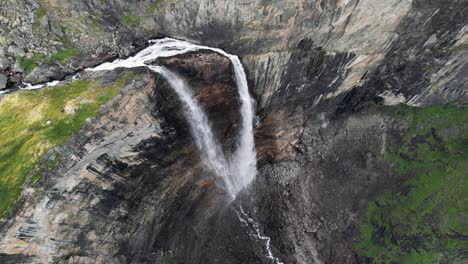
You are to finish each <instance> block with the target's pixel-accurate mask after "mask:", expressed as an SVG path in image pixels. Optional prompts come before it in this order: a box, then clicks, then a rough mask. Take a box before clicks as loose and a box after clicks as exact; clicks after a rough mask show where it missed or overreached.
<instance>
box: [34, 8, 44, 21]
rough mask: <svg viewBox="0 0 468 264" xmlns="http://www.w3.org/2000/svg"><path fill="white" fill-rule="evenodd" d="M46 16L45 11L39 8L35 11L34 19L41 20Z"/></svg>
mask: <svg viewBox="0 0 468 264" xmlns="http://www.w3.org/2000/svg"><path fill="white" fill-rule="evenodd" d="M46 14H47V10H45V8H43V7H41V8H39V9H37V10H36V18H37V19H41V18H43V17H44V16H45V15H46Z"/></svg>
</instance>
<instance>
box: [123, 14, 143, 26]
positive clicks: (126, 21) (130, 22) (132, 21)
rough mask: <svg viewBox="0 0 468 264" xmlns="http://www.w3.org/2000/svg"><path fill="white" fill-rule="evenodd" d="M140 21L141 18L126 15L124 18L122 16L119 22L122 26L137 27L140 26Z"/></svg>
mask: <svg viewBox="0 0 468 264" xmlns="http://www.w3.org/2000/svg"><path fill="white" fill-rule="evenodd" d="M140 20H141V18H140V17H139V16H136V15H126V16H123V17H122V18H121V20H120V22H121V23H122V24H123V25H126V26H132V27H134V26H137V25H138V24H140Z"/></svg>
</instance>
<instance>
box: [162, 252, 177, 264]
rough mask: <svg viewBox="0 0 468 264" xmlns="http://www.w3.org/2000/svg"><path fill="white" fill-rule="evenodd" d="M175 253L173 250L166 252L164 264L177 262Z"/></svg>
mask: <svg viewBox="0 0 468 264" xmlns="http://www.w3.org/2000/svg"><path fill="white" fill-rule="evenodd" d="M175 263H176V261H175V259H174V253H173V252H172V251H170V250H169V251H166V252H164V256H163V264H175Z"/></svg>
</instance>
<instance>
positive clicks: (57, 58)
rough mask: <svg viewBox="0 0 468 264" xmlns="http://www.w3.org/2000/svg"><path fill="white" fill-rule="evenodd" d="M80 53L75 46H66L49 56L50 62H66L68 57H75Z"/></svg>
mask: <svg viewBox="0 0 468 264" xmlns="http://www.w3.org/2000/svg"><path fill="white" fill-rule="evenodd" d="M79 54H80V51H79V50H78V49H75V48H68V49H63V50H59V51H58V52H57V53H55V54H54V55H52V56H51V57H50V61H51V62H59V63H62V64H63V63H66V62H67V61H68V60H69V59H71V58H73V57H76V56H78V55H79Z"/></svg>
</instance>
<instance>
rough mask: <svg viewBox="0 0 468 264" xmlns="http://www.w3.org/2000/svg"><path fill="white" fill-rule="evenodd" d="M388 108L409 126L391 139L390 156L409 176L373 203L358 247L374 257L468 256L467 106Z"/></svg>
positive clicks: (403, 260)
mask: <svg viewBox="0 0 468 264" xmlns="http://www.w3.org/2000/svg"><path fill="white" fill-rule="evenodd" d="M386 111H388V113H389V115H390V116H391V117H393V118H395V119H396V120H400V121H402V124H403V125H404V130H405V132H406V133H405V135H404V137H403V138H402V139H399V140H397V139H394V140H393V141H392V140H390V142H389V143H390V146H389V147H388V149H387V153H386V158H387V159H389V160H390V161H392V162H395V163H396V164H398V165H399V166H398V167H399V171H398V172H396V173H401V174H404V175H407V176H408V177H409V180H407V181H406V182H404V183H403V185H402V186H401V187H400V188H398V189H397V190H393V191H389V192H387V193H384V194H382V195H380V196H378V197H377V198H376V199H375V200H374V201H372V202H371V203H370V205H369V207H368V211H367V215H366V217H365V219H364V220H363V221H362V222H361V224H360V231H361V232H360V233H361V236H360V239H359V241H358V242H356V243H355V249H356V252H357V253H358V255H360V256H363V257H367V258H370V259H371V260H372V262H373V263H439V262H441V261H442V260H443V261H445V262H448V263H450V262H451V261H452V260H454V259H456V258H460V257H463V256H464V257H468V256H467V255H466V254H467V252H466V249H467V248H468V240H467V237H468V232H467V231H468V222H467V219H468V218H467V217H468V183H467V182H466V178H467V173H468V127H467V125H466V124H468V110H467V109H459V108H455V107H447V106H433V107H428V108H414V107H409V106H397V107H391V108H387V109H386ZM463 254H464V255H463Z"/></svg>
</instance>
